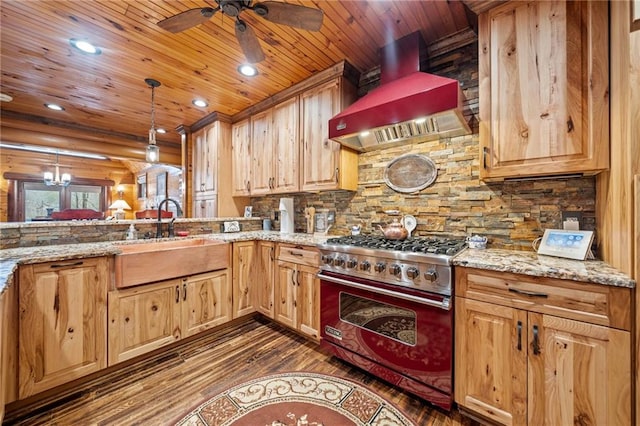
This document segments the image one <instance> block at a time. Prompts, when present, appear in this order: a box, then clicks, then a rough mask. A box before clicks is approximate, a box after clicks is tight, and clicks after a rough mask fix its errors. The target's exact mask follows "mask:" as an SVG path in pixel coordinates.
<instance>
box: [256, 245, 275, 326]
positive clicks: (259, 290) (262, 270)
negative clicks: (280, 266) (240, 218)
mask: <svg viewBox="0 0 640 426" xmlns="http://www.w3.org/2000/svg"><path fill="white" fill-rule="evenodd" d="M257 245H258V259H257V266H258V269H257V270H256V274H255V278H254V288H255V289H256V303H255V305H256V310H257V311H258V312H260V313H262V314H263V315H265V316H267V317H269V318H273V290H274V288H273V280H274V273H275V243H273V242H270V241H258V242H257Z"/></svg>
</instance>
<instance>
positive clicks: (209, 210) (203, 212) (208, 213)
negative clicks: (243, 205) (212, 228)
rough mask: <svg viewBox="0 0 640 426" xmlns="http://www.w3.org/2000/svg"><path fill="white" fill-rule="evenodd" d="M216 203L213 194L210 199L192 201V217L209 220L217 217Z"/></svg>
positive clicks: (197, 198)
mask: <svg viewBox="0 0 640 426" xmlns="http://www.w3.org/2000/svg"><path fill="white" fill-rule="evenodd" d="M217 212H218V203H217V197H216V195H215V194H213V195H211V196H210V197H205V198H202V199H201V198H200V197H196V199H194V200H193V217H194V218H210V217H217V216H218V214H217Z"/></svg>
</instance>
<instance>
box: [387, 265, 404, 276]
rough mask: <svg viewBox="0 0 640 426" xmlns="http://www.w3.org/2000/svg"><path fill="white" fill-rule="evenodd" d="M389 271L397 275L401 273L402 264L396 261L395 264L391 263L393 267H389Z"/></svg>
mask: <svg viewBox="0 0 640 426" xmlns="http://www.w3.org/2000/svg"><path fill="white" fill-rule="evenodd" d="M389 272H391V275H393V276H395V277H397V276H399V275H400V272H402V268H401V267H400V265H398V264H397V263H394V264H393V265H391V267H390V268H389Z"/></svg>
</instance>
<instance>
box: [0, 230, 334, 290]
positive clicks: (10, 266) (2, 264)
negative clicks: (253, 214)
mask: <svg viewBox="0 0 640 426" xmlns="http://www.w3.org/2000/svg"><path fill="white" fill-rule="evenodd" d="M329 237H331V235H329V236H326V237H325V236H314V235H313V234H303V233H295V234H283V233H280V231H245V232H233V233H232V232H230V233H218V234H203V235H192V236H188V237H174V238H162V241H169V240H184V239H195V238H205V239H208V240H220V241H224V242H229V243H232V242H236V241H251V240H263V241H273V242H280V243H290V244H300V245H307V246H315V245H317V244H320V243H323V242H325V241H326V239H327V238H329ZM152 241H156V240H155V239H149V240H144V239H139V240H118V241H104V242H96V243H79V244H59V245H49V246H38V247H21V248H12V249H4V250H0V294H2V293H4V291H5V290H6V289H7V288H8V287H9V286H10V285H11V284H12V283H13V275H14V273H15V272H16V270H17V269H18V266H19V265H28V264H33V263H43V262H57V261H63V260H70V259H78V258H87V257H100V256H114V255H116V254H120V253H121V250H120V248H119V247H121V246H123V245H126V244H135V243H142V244H144V243H145V242H152Z"/></svg>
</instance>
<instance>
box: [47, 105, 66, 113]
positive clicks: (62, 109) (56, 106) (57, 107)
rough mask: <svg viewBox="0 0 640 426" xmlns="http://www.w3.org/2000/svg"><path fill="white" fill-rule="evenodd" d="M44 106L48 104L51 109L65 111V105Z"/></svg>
mask: <svg viewBox="0 0 640 426" xmlns="http://www.w3.org/2000/svg"><path fill="white" fill-rule="evenodd" d="M44 106H46V107H47V108H49V109H52V110H54V111H64V107H62V106H60V105H58V104H44Z"/></svg>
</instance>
